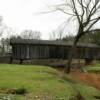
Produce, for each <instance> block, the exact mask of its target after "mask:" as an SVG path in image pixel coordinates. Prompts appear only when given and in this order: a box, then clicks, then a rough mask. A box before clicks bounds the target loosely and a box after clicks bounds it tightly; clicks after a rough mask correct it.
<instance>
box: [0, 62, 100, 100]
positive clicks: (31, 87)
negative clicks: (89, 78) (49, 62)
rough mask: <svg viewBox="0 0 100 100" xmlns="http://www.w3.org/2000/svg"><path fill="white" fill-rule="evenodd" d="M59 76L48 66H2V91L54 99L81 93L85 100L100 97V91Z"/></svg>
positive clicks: (21, 98) (0, 86)
mask: <svg viewBox="0 0 100 100" xmlns="http://www.w3.org/2000/svg"><path fill="white" fill-rule="evenodd" d="M58 74H59V72H58V71H57V70H55V69H53V68H50V67H48V66H36V65H16V64H0V90H6V89H25V90H26V91H27V93H26V95H28V96H33V95H40V94H42V95H45V94H46V95H49V96H54V97H71V96H73V95H75V94H77V92H80V93H81V94H82V96H84V97H85V98H86V99H85V100H95V99H94V98H93V96H95V95H100V91H99V90H97V89H95V88H93V87H91V86H87V85H85V84H83V83H79V82H75V81H73V80H72V79H71V78H70V76H69V75H68V76H66V78H64V79H62V78H60V77H59V75H58ZM17 100H24V99H23V95H17Z"/></svg>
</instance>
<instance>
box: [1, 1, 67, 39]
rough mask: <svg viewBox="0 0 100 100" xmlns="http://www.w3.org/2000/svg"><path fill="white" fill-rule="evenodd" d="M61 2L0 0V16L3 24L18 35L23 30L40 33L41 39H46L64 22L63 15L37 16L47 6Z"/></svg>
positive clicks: (46, 8)
mask: <svg viewBox="0 0 100 100" xmlns="http://www.w3.org/2000/svg"><path fill="white" fill-rule="evenodd" d="M59 1H61V0H58V2H57V0H0V15H1V16H3V23H5V24H6V25H7V26H9V27H11V28H12V29H13V30H14V31H16V32H18V33H20V32H21V31H22V30H24V29H32V30H37V31H41V32H42V38H43V39H48V38H49V35H48V34H49V33H50V32H52V31H53V30H56V29H57V27H58V26H59V25H61V24H62V23H63V22H64V21H65V17H66V16H65V15H63V14H60V13H58V12H55V13H48V14H39V13H41V12H45V11H48V10H49V8H48V7H47V5H53V4H55V3H59Z"/></svg>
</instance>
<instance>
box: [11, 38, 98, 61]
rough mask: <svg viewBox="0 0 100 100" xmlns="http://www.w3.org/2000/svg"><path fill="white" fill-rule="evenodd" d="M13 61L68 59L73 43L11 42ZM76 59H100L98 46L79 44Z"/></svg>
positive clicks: (24, 40)
mask: <svg viewBox="0 0 100 100" xmlns="http://www.w3.org/2000/svg"><path fill="white" fill-rule="evenodd" d="M10 44H11V46H12V56H11V58H12V59H19V60H20V59H22V60H24V59H67V58H68V56H69V52H70V49H71V46H72V43H67V42H62V41H47V40H26V39H20V40H11V42H10ZM74 58H81V59H100V47H99V46H98V45H96V44H83V43H81V44H78V45H77V48H76V51H75V54H74Z"/></svg>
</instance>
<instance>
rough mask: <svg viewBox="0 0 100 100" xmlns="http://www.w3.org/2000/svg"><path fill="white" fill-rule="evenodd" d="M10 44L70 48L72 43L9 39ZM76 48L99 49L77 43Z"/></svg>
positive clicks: (95, 46)
mask: <svg viewBox="0 0 100 100" xmlns="http://www.w3.org/2000/svg"><path fill="white" fill-rule="evenodd" d="M10 44H11V45H14V44H31V45H48V46H50V45H52V46H53V45H54V46H72V42H67V41H58V40H57V41H56V40H55V41H54V40H53V41H51V40H34V39H11V40H10ZM77 47H90V48H93V47H94V48H100V46H99V45H97V44H93V43H78V44H77Z"/></svg>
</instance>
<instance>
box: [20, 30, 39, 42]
mask: <svg viewBox="0 0 100 100" xmlns="http://www.w3.org/2000/svg"><path fill="white" fill-rule="evenodd" d="M21 37H22V38H24V39H37V40H39V39H40V38H41V33H40V32H39V31H32V30H24V31H23V32H21Z"/></svg>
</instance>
